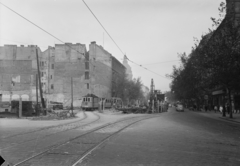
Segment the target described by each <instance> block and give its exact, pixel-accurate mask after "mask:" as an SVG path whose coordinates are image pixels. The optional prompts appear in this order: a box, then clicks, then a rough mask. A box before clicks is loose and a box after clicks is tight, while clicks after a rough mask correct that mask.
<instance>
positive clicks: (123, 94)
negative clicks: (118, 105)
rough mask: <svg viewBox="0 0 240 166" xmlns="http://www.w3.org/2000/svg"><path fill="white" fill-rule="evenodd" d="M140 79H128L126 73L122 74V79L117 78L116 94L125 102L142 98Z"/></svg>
mask: <svg viewBox="0 0 240 166" xmlns="http://www.w3.org/2000/svg"><path fill="white" fill-rule="evenodd" d="M142 85H143V84H142V81H141V78H140V77H139V78H137V79H133V80H128V79H127V75H126V73H125V74H124V75H123V77H122V79H120V80H118V82H117V83H116V87H117V88H116V96H117V97H120V98H121V99H122V100H123V102H124V103H125V104H129V102H131V101H132V102H134V101H136V100H140V99H143V98H144V95H143V92H142Z"/></svg>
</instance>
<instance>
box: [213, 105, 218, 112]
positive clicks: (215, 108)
mask: <svg viewBox="0 0 240 166" xmlns="http://www.w3.org/2000/svg"><path fill="white" fill-rule="evenodd" d="M217 109H218V108H217V106H216V105H215V106H214V111H215V113H216V112H217Z"/></svg>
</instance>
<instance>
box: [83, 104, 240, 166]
mask: <svg viewBox="0 0 240 166" xmlns="http://www.w3.org/2000/svg"><path fill="white" fill-rule="evenodd" d="M239 156H240V125H239V124H237V123H236V124H235V123H230V122H228V121H225V120H221V119H220V118H218V119H214V118H210V117H207V116H203V115H201V114H199V113H196V112H190V111H185V112H176V111H175V108H170V109H169V110H168V112H167V113H162V114H161V116H160V117H157V118H154V119H149V120H145V121H142V122H140V123H137V124H135V125H134V126H132V127H131V128H130V129H127V130H125V131H124V132H122V133H121V134H119V135H118V136H117V137H115V138H114V139H112V140H110V141H109V142H108V143H107V144H106V145H104V146H103V147H102V148H101V149H98V150H97V151H95V152H94V153H93V154H92V155H91V156H89V158H88V160H86V161H85V162H84V163H85V165H87V166H95V165H97V166H112V165H118V166H129V165H133V166H135V165H136V166H149V165H151V166H152V165H154V166H159V165H166V166H169V165H172V166H176V165H182V166H194V165H199V166H203V165H204V166H206V165H209V166H214V165H216V166H227V165H229V166H239V165H240V157H239Z"/></svg>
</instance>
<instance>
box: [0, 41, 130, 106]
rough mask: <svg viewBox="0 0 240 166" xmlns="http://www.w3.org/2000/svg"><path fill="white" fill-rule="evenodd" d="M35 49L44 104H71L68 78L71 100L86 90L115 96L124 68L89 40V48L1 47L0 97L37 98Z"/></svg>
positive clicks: (30, 99)
mask: <svg viewBox="0 0 240 166" xmlns="http://www.w3.org/2000/svg"><path fill="white" fill-rule="evenodd" d="M36 50H38V57H39V69H40V77H41V85H42V91H43V98H44V99H45V101H46V104H47V106H48V105H49V104H50V102H60V103H63V105H65V106H70V104H71V85H72V84H71V78H72V80H73V99H74V102H76V101H79V100H81V99H82V97H83V96H85V95H87V94H94V95H96V96H98V97H100V98H108V99H110V98H111V97H117V94H116V88H118V87H117V83H118V81H119V80H121V78H122V77H123V76H124V73H125V70H126V69H125V67H124V66H123V65H122V63H120V62H119V61H118V60H117V59H116V58H115V57H113V56H112V55H111V54H110V53H109V52H108V51H106V50H105V49H104V48H103V47H102V46H99V45H97V44H96V42H91V44H90V45H89V51H88V52H87V49H86V46H85V45H84V44H80V43H76V44H72V43H65V44H56V45H55V47H50V46H49V47H48V49H47V50H45V51H43V52H41V50H40V49H39V48H38V47H36V46H28V47H24V46H21V47H17V46H16V45H5V46H3V47H0V100H1V101H11V100H19V98H20V97H21V98H22V99H24V100H29V101H36V75H37V73H38V71H37V59H36ZM38 95H39V96H40V93H39V91H38ZM1 101H0V102H1ZM39 102H40V97H39Z"/></svg>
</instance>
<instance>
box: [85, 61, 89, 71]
mask: <svg viewBox="0 0 240 166" xmlns="http://www.w3.org/2000/svg"><path fill="white" fill-rule="evenodd" d="M85 69H86V70H89V62H85Z"/></svg>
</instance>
